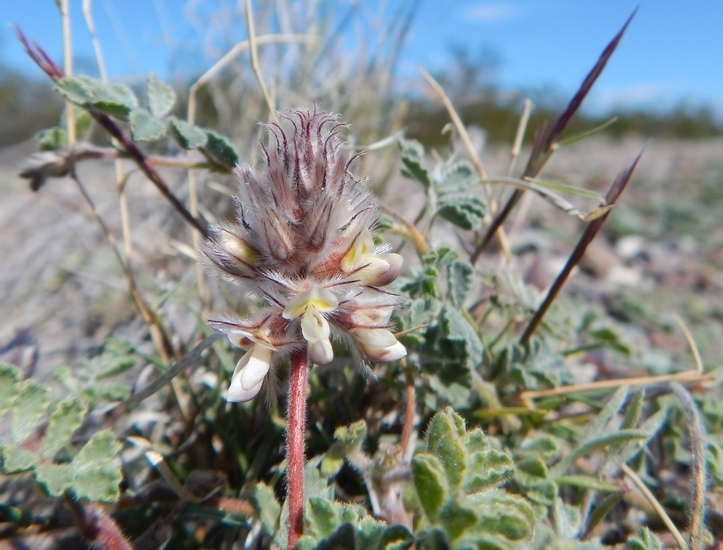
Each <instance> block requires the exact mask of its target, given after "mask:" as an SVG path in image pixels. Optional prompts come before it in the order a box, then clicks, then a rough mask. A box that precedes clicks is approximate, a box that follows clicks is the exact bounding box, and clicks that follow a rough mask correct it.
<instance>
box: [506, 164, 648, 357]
mask: <svg viewBox="0 0 723 550" xmlns="http://www.w3.org/2000/svg"><path fill="white" fill-rule="evenodd" d="M642 154H643V152H642V151H641V152H640V153H639V154H638V156H637V157H636V158H635V160H634V161H633V163H632V165H631V166H630V168H628V169H627V170H623V171H622V172H620V174H618V177H617V178H615V181H614V182H613V184H612V185H611V186H610V189H609V190H608V193H607V195H606V196H605V202H606V204H608V205H613V204H615V201H616V200H617V199H618V197H620V195H621V194H622V192H623V191H624V190H625V187H626V186H627V184H628V182H629V181H630V177H631V176H632V175H633V171H634V170H635V167H636V166H637V164H638V161H639V160H640V156H641V155H642ZM609 215H610V211H607V212H606V213H605V214H603V215H602V216H600V217H599V218H597V219H595V220H593V221H591V222H590V223H589V224H588V225H587V227H586V228H585V231H583V234H582V235H581V237H580V239H579V240H578V242H577V245H576V246H575V249H574V250H573V251H572V254H570V257H569V258H568V260H567V263H565V267H564V268H563V270H562V272H560V274H559V275H558V276H557V278H556V279H555V282H554V283H553V284H552V286H551V287H550V290H549V292H548V293H547V296H546V297H545V301H544V302H542V305H540V307H539V308H538V309H537V311H536V312H535V315H534V317H533V318H532V320H531V321H530V323H529V324H528V325H527V328H526V329H525V332H524V333H523V334H522V337H521V338H520V343H521V344H523V345H526V344H527V343H528V342H529V340H530V337H531V336H532V334H533V333H534V332H535V330H536V329H537V327H538V326H539V324H540V322H541V321H542V318H543V317H544V316H545V313H547V310H548V309H549V308H550V306H551V305H552V302H554V301H555V298H557V294H558V293H559V292H560V290H561V289H562V287H563V286H564V284H565V282H566V281H567V278H568V277H569V276H570V273H571V272H572V270H573V268H574V267H575V266H576V265H577V264H578V263H579V262H580V260H581V259H582V257H583V255H584V254H585V251H586V250H587V247H588V246H589V245H590V243H591V242H592V241H593V239H594V238H595V236H596V235H597V234H598V232H599V231H600V229H601V228H602V226H603V224H604V223H605V220H607V218H608V216H609Z"/></svg>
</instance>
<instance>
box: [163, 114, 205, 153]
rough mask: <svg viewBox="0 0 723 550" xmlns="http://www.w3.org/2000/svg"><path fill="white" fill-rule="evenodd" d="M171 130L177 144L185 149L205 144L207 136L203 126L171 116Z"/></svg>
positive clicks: (196, 147)
mask: <svg viewBox="0 0 723 550" xmlns="http://www.w3.org/2000/svg"><path fill="white" fill-rule="evenodd" d="M170 122H171V132H172V133H173V137H175V138H176V141H177V142H178V145H180V146H181V147H183V148H184V149H186V150H189V149H198V148H199V147H203V146H204V145H206V142H207V141H208V136H207V135H206V131H205V130H204V129H203V128H199V127H198V126H194V125H193V124H189V123H188V122H186V121H185V120H181V119H178V118H176V117H171V119H170Z"/></svg>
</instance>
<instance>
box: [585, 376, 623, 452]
mask: <svg viewBox="0 0 723 550" xmlns="http://www.w3.org/2000/svg"><path fill="white" fill-rule="evenodd" d="M627 397H628V386H621V387H620V388H618V389H617V391H616V392H615V393H614V394H613V396H612V397H611V398H610V399H609V400H608V402H607V403H606V404H605V406H604V407H603V408H602V410H601V411H600V412H599V413H598V414H597V416H595V418H593V419H592V420H591V421H590V423H589V424H588V425H587V426H586V427H585V430H584V431H583V432H582V435H581V436H580V443H585V442H587V441H589V440H591V439H593V438H595V437H598V436H599V435H600V434H601V433H602V432H603V430H604V429H605V426H607V425H608V422H610V420H612V418H613V416H615V415H616V414H617V412H618V411H619V410H620V407H622V406H623V403H625V399H626V398H627Z"/></svg>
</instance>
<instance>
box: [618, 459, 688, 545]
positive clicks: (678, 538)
mask: <svg viewBox="0 0 723 550" xmlns="http://www.w3.org/2000/svg"><path fill="white" fill-rule="evenodd" d="M620 467H621V468H622V470H623V472H625V475H626V476H628V477H629V478H630V479H631V480H632V482H633V483H635V485H636V487H637V488H638V489H640V492H641V493H643V495H644V496H645V498H647V499H648V502H650V505H651V506H652V507H653V508H654V509H655V511H656V512H657V513H658V515H659V516H660V519H662V520H663V523H665V526H666V527H667V528H668V531H670V532H671V533H672V535H673V537H674V538H675V542H677V543H678V547H679V548H680V550H687V548H688V545H687V544H686V543H685V539H684V538H683V535H681V534H680V531H678V528H677V527H676V526H675V523H673V520H672V519H670V516H669V515H668V514H667V513H666V511H665V508H663V505H662V504H660V502H658V499H657V498H655V495H654V494H653V493H651V492H650V489H648V487H647V486H646V485H645V483H643V480H642V479H640V476H638V474H636V473H635V472H634V471H633V470H632V469H631V468H630V467H629V466H628V465H627V464H622V465H621V466H620Z"/></svg>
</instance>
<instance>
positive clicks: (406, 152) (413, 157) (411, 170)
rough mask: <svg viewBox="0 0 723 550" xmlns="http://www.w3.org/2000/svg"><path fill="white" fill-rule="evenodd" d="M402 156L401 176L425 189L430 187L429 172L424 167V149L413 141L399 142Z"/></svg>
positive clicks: (404, 140)
mask: <svg viewBox="0 0 723 550" xmlns="http://www.w3.org/2000/svg"><path fill="white" fill-rule="evenodd" d="M399 149H400V151H401V154H402V175H403V176H405V177H407V178H409V179H412V180H415V181H418V182H419V183H421V184H422V185H423V186H424V187H425V189H427V188H429V186H430V185H431V180H430V179H429V172H428V171H427V169H426V168H425V167H424V147H423V146H422V144H421V143H419V142H418V141H416V140H414V139H401V140H399Z"/></svg>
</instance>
